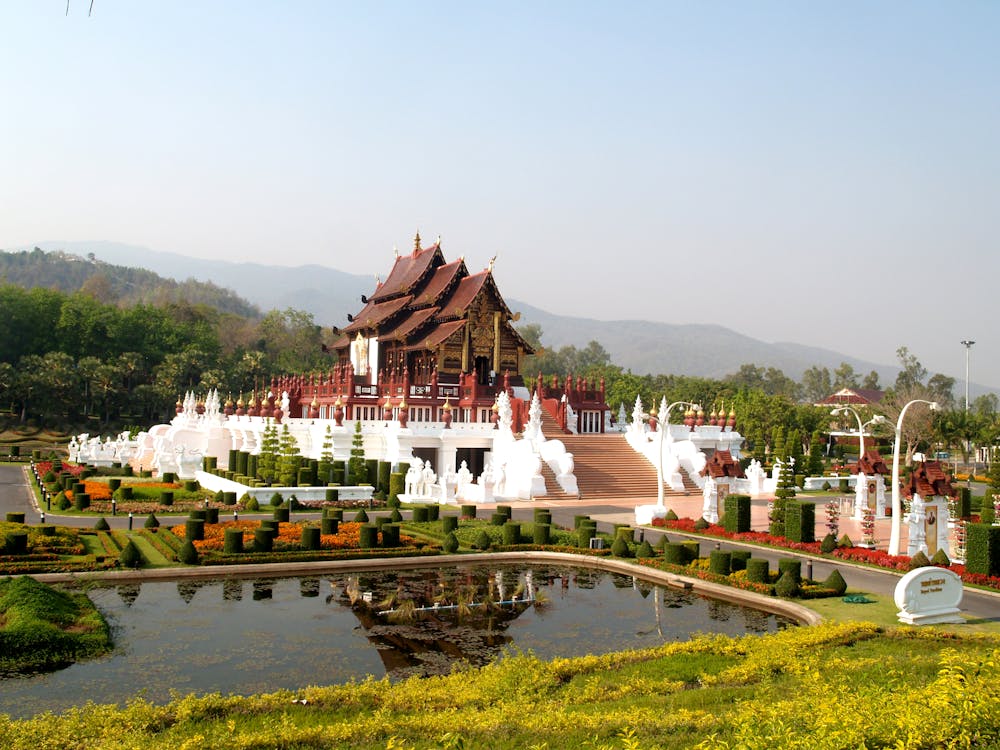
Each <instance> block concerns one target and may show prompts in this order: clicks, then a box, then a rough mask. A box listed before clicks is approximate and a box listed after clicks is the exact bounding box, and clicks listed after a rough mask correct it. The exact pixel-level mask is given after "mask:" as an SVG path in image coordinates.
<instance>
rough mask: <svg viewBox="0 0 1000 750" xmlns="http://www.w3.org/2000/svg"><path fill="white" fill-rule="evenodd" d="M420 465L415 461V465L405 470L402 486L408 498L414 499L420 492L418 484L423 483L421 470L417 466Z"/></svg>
mask: <svg viewBox="0 0 1000 750" xmlns="http://www.w3.org/2000/svg"><path fill="white" fill-rule="evenodd" d="M419 464H420V462H419V461H417V463H416V464H410V468H408V469H407V470H406V478H405V479H404V484H405V487H406V494H407V495H409V496H410V497H414V496H415V495H417V494H418V492H419V491H420V484H421V483H422V481H423V477H422V469H418V468H417V466H418V465H419Z"/></svg>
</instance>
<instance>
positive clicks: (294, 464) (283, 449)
mask: <svg viewBox="0 0 1000 750" xmlns="http://www.w3.org/2000/svg"><path fill="white" fill-rule="evenodd" d="M278 454H279V459H278V484H280V485H281V486H282V487H294V486H295V485H296V484H298V476H299V467H300V466H302V454H301V453H300V452H299V444H298V441H297V440H296V439H295V436H294V435H293V434H292V432H291V430H289V429H288V425H287V424H283V425H282V426H281V437H280V439H279V441H278Z"/></svg>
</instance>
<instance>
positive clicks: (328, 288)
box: [38, 242, 989, 390]
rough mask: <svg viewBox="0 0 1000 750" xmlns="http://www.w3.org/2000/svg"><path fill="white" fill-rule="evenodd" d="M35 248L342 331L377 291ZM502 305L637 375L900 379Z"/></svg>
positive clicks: (546, 337) (690, 328)
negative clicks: (203, 285) (850, 373)
mask: <svg viewBox="0 0 1000 750" xmlns="http://www.w3.org/2000/svg"><path fill="white" fill-rule="evenodd" d="M38 247H40V248H41V249H42V250H49V251H57V250H58V251H65V252H67V253H72V254H74V255H79V256H81V257H84V258H86V257H87V256H88V254H90V253H93V255H94V257H95V258H96V260H98V261H104V262H105V263H110V264H118V265H124V266H132V267H137V268H145V269H149V270H151V271H155V272H156V273H158V274H160V275H162V276H167V277H170V278H172V279H176V280H177V281H178V282H183V281H185V280H187V279H196V280H201V281H205V282H211V283H212V284H214V285H216V286H219V287H225V288H227V289H231V290H233V291H234V293H235V294H238V295H239V296H240V297H243V298H245V299H246V300H249V301H250V302H251V303H253V304H254V305H256V306H258V307H259V308H261V309H262V310H270V309H275V308H278V309H284V308H287V307H293V308H295V309H298V310H304V311H306V312H310V313H312V315H313V317H314V318H315V320H316V322H317V323H319V324H321V325H324V326H331V325H337V326H342V325H344V324H345V323H346V322H347V315H348V314H349V313H356V312H357V311H358V310H360V309H361V307H362V306H363V305H362V303H361V295H362V294H370V293H371V291H372V289H373V286H374V278H373V277H372V276H360V275H357V274H350V273H344V272H343V271H338V270H336V269H333V268H327V267H325V266H319V265H307V266H298V267H294V268H291V267H287V266H266V265H261V264H257V263H232V262H228V261H218V260H201V259H198V258H189V257H186V256H182V255H176V254H173V253H164V252H158V251H153V250H149V249H146V248H142V247H135V246H131V245H123V244H120V243H115V242H42V243H38ZM377 270H380V271H385V270H387V269H381V268H380V269H377ZM502 292H503V290H501V293H502ZM507 303H508V305H509V306H510V307H511V309H512V310H514V311H519V312H520V313H521V321H520V324H521V325H523V324H526V323H535V324H538V325H539V326H541V329H542V341H543V343H544V344H545V345H546V346H547V347H552V348H559V347H562V346H566V345H573V346H578V347H582V346H586V344H587V343H588V342H590V341H591V340H596V341H598V342H600V343H601V345H602V346H604V348H605V349H606V350H607V351H608V353H609V354H610V355H611V360H612V361H613V362H614V363H615V364H617V365H621V366H622V367H625V368H627V369H629V370H631V371H632V372H634V373H637V374H646V373H673V374H679V375H693V376H699V377H709V378H721V377H723V376H725V375H728V374H730V373H734V372H736V371H737V370H738V369H739V368H740V365H742V364H745V363H753V364H755V365H758V366H760V367H775V368H778V369H780V370H782V371H783V372H784V373H785V374H786V375H788V376H789V377H791V378H794V379H796V380H799V379H801V377H802V373H803V372H804V371H805V370H807V369H808V368H809V367H812V366H813V365H818V366H820V367H827V368H829V369H830V370H831V372H832V371H833V369H834V368H836V367H838V366H839V365H840V363H841V362H847V363H848V364H850V365H851V366H852V367H853V368H854V370H855V371H856V372H858V373H859V375H862V376H863V375H865V374H867V373H868V372H869V371H871V370H875V371H877V372H878V373H879V377H880V379H881V382H882V383H883V384H890V383H892V382H893V381H894V380H895V378H896V373H897V372H899V368H898V367H893V366H891V365H884V364H878V363H874V362H867V361H865V360H861V359H858V358H856V357H852V356H850V355H847V354H843V353H840V352H834V351H830V350H828V349H820V348H817V347H810V346H805V345H802V344H795V343H789V342H779V343H767V342H765V341H760V340H758V339H754V338H752V337H750V336H746V335H743V334H740V333H737V332H736V331H733V330H731V329H728V328H724V327H723V326H718V325H672V324H669V323H655V322H650V321H643V320H618V321H607V320H593V319H587V318H575V317H570V316H566V315H557V314H554V313H550V312H547V311H545V310H543V309H541V308H538V307H535V306H532V305H529V304H527V303H524V302H520V301H518V300H515V299H511V298H507ZM981 390H989V389H981Z"/></svg>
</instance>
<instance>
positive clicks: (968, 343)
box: [959, 339, 976, 411]
mask: <svg viewBox="0 0 1000 750" xmlns="http://www.w3.org/2000/svg"><path fill="white" fill-rule="evenodd" d="M959 343H960V344H962V345H963V346H964V347H965V410H966V411H968V410H969V350H970V349H972V345H973V344H975V343H976V342H975V341H970V340H969V339H966V340H965V341H960V342H959Z"/></svg>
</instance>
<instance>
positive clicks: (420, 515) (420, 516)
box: [413, 505, 427, 523]
mask: <svg viewBox="0 0 1000 750" xmlns="http://www.w3.org/2000/svg"><path fill="white" fill-rule="evenodd" d="M413 523H427V506H426V505H418V506H416V507H415V508H414V509H413Z"/></svg>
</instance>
